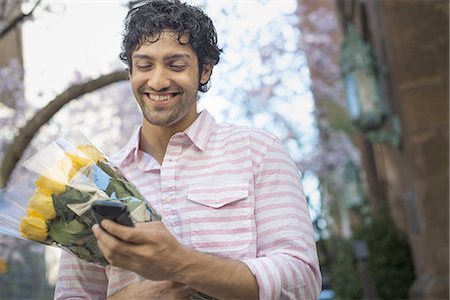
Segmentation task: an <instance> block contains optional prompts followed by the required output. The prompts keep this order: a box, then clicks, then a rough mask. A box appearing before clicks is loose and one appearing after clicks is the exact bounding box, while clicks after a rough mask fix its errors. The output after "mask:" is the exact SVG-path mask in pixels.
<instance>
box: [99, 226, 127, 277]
mask: <svg viewBox="0 0 450 300" xmlns="http://www.w3.org/2000/svg"><path fill="white" fill-rule="evenodd" d="M105 235H106V237H105V236H103V237H101V238H100V239H98V240H97V245H98V247H99V248H100V250H101V251H102V253H103V256H104V257H105V259H106V260H107V261H108V262H109V263H110V264H111V265H113V266H116V267H120V268H126V269H129V268H130V267H131V265H130V260H131V256H130V252H129V251H127V250H126V247H127V246H126V244H125V243H123V242H122V241H120V240H118V239H115V238H114V237H112V236H111V235H109V234H107V233H105ZM108 235H109V237H108ZM110 237H111V238H110Z"/></svg>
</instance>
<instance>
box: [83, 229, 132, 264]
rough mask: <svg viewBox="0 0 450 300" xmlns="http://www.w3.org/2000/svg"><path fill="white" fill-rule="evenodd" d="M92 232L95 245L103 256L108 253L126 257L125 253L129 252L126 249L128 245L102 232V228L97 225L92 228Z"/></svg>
mask: <svg viewBox="0 0 450 300" xmlns="http://www.w3.org/2000/svg"><path fill="white" fill-rule="evenodd" d="M102 226H103V223H102ZM92 231H93V232H94V235H95V237H96V238H97V244H98V246H99V248H100V250H102V252H103V254H104V255H105V256H106V255H109V253H110V252H114V253H120V254H123V255H126V253H127V252H128V251H129V250H128V249H127V248H128V245H127V243H126V242H124V241H122V240H120V239H118V238H117V237H115V236H114V235H112V234H110V233H108V232H107V231H105V230H103V229H102V227H100V226H98V225H97V224H95V225H94V226H92Z"/></svg>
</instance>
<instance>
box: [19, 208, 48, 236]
mask: <svg viewBox="0 0 450 300" xmlns="http://www.w3.org/2000/svg"><path fill="white" fill-rule="evenodd" d="M19 230H20V234H21V235H22V236H23V237H24V238H27V239H29V240H33V241H41V242H42V241H45V240H46V239H47V236H48V232H47V223H46V221H45V220H44V219H42V218H39V217H37V216H35V214H33V216H26V217H23V218H22V220H21V222H20V226H19Z"/></svg>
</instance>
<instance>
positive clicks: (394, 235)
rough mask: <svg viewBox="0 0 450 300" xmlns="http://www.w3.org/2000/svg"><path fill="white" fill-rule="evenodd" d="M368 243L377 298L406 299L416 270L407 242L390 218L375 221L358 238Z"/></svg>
mask: <svg viewBox="0 0 450 300" xmlns="http://www.w3.org/2000/svg"><path fill="white" fill-rule="evenodd" d="M356 235H357V236H358V237H359V238H361V239H364V240H366V241H367V243H368V247H369V251H370V257H369V268H370V272H371V276H372V279H373V281H374V283H375V286H376V290H377V293H378V296H379V297H380V298H382V299H407V298H408V290H409V288H410V286H411V284H412V282H413V281H414V268H413V261H412V256H411V252H410V248H409V244H408V241H407V238H406V236H405V235H404V234H402V233H401V232H399V231H398V229H397V228H396V227H395V225H394V223H393V222H392V220H391V219H390V217H389V216H387V215H380V216H378V217H376V218H375V219H374V220H373V222H372V223H371V224H370V225H366V226H365V227H364V228H362V229H361V230H360V231H359V232H357V234H356Z"/></svg>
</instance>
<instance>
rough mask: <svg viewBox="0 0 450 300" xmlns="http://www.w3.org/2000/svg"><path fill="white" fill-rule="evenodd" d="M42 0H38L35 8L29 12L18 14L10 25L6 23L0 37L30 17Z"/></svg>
mask: <svg viewBox="0 0 450 300" xmlns="http://www.w3.org/2000/svg"><path fill="white" fill-rule="evenodd" d="M41 1H42V0H38V1H36V3H35V4H34V6H33V8H32V9H31V10H30V12H29V13H27V14H24V13H21V14H20V15H18V16H17V17H15V18H14V19H13V20H12V21H11V23H9V24H8V25H6V26H5V27H4V28H3V29H2V30H1V31H0V39H2V38H3V36H5V35H6V34H7V33H8V32H10V31H11V30H12V29H14V28H15V27H16V26H17V24H19V23H21V22H22V21H23V20H25V18H28V17H30V16H31V15H32V14H33V12H34V10H35V9H36V7H37V6H38V5H39V4H40V3H41Z"/></svg>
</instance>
